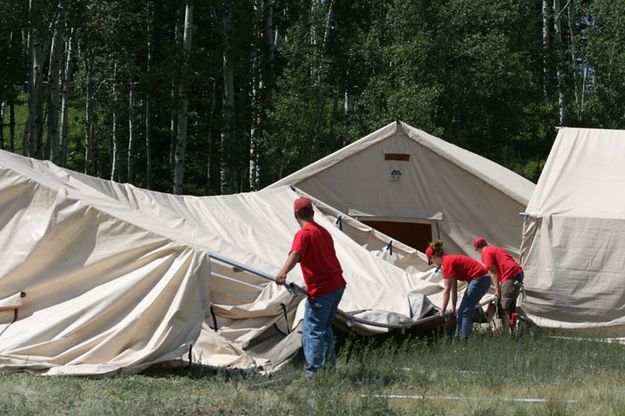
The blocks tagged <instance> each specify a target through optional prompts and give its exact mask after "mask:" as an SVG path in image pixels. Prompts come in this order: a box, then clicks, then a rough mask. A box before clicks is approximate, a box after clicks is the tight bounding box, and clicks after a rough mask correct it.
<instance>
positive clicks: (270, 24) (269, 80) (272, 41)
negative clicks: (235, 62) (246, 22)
mask: <svg viewBox="0 0 625 416" xmlns="http://www.w3.org/2000/svg"><path fill="white" fill-rule="evenodd" d="M273 15H274V0H265V1H264V33H263V34H264V38H265V50H266V51H267V52H266V54H265V56H264V62H263V67H264V71H263V90H262V94H263V98H264V102H265V108H271V107H272V106H273V93H272V92H273V88H272V86H273V83H274V74H273V72H274V62H275V51H276V45H277V34H278V32H277V30H275V27H274V19H273Z"/></svg>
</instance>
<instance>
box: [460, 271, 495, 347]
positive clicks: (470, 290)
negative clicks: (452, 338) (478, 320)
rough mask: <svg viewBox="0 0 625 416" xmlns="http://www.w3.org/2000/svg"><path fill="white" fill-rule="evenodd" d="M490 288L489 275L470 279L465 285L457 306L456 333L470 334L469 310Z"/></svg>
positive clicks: (467, 335)
mask: <svg viewBox="0 0 625 416" xmlns="http://www.w3.org/2000/svg"><path fill="white" fill-rule="evenodd" d="M489 288H490V276H489V275H485V276H482V277H480V278H479V279H475V280H471V281H470V282H469V284H468V286H467V290H466V291H465V292H464V296H463V297H462V301H461V302H460V307H459V308H458V335H460V336H462V337H465V338H468V337H469V335H470V334H471V326H472V324H473V322H472V321H471V312H472V311H473V309H475V307H476V306H477V304H478V303H480V299H482V296H484V295H485V294H486V292H487V291H488V289H489Z"/></svg>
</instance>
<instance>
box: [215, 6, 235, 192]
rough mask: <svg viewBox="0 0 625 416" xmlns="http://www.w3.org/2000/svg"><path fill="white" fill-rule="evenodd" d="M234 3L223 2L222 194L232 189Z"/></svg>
mask: <svg viewBox="0 0 625 416" xmlns="http://www.w3.org/2000/svg"><path fill="white" fill-rule="evenodd" d="M231 7H232V5H231V4H230V2H228V1H227V0H226V1H224V2H223V8H224V16H223V37H224V50H223V81H224V94H223V99H222V116H223V127H222V131H221V143H220V153H221V165H220V175H219V176H220V192H221V193H222V194H225V193H229V192H230V191H231V190H232V186H231V183H232V182H233V181H232V179H233V178H232V176H233V175H232V172H231V170H230V169H228V162H229V159H230V156H231V155H230V153H231V152H230V148H231V147H232V144H233V142H234V137H235V136H234V110H235V108H234V105H235V102H234V75H233V72H232V65H231V64H230V55H231V53H232V50H231V39H230V37H231V32H232V10H231Z"/></svg>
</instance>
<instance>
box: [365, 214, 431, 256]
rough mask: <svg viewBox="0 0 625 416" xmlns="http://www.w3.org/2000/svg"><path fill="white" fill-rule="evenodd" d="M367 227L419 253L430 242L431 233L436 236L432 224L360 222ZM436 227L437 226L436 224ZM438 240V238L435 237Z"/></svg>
mask: <svg viewBox="0 0 625 416" xmlns="http://www.w3.org/2000/svg"><path fill="white" fill-rule="evenodd" d="M360 221H361V222H362V223H364V224H367V225H368V226H369V227H372V228H375V229H376V230H378V231H380V232H382V233H384V234H386V235H388V236H389V237H391V238H393V239H394V240H397V241H401V242H402V243H404V244H406V245H409V246H410V247H412V248H415V249H417V250H420V251H424V250H425V248H426V247H427V245H428V243H429V242H430V241H432V236H433V235H432V231H434V236H436V235H437V234H438V233H437V230H436V229H435V230H432V224H421V223H417V222H398V221H373V220H364V219H361V220H360ZM436 225H438V224H436ZM436 238H438V237H436Z"/></svg>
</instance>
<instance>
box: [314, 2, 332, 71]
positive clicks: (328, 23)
mask: <svg viewBox="0 0 625 416" xmlns="http://www.w3.org/2000/svg"><path fill="white" fill-rule="evenodd" d="M333 8H334V1H333V0H330V1H329V2H328V11H327V13H326V19H325V25H324V29H323V39H321V46H320V47H319V53H318V59H319V60H318V66H317V83H320V82H321V77H322V74H323V63H324V62H323V60H324V57H325V53H326V46H327V45H328V39H329V37H330V26H331V22H332V11H333Z"/></svg>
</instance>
